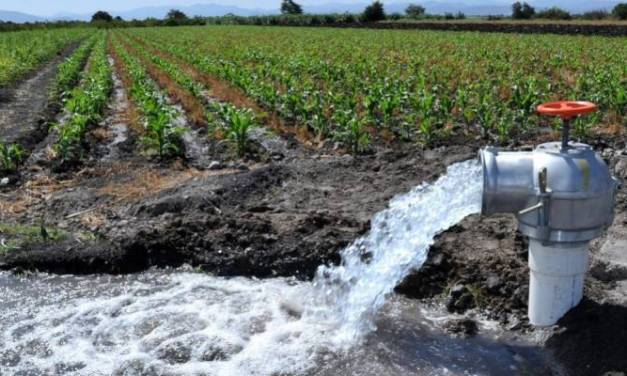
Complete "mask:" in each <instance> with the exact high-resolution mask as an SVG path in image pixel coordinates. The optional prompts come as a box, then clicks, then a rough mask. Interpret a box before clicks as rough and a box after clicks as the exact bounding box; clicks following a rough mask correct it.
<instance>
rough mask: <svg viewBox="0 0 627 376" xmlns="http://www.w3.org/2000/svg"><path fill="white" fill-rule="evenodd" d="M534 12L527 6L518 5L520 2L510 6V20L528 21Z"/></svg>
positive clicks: (523, 4) (524, 4)
mask: <svg viewBox="0 0 627 376" xmlns="http://www.w3.org/2000/svg"><path fill="white" fill-rule="evenodd" d="M535 13H536V10H535V9H534V8H533V7H532V6H531V5H529V4H527V3H526V2H525V3H522V4H521V3H520V1H517V2H515V3H514V4H512V18H513V19H515V20H528V19H530V18H532V17H533V15H534V14H535Z"/></svg>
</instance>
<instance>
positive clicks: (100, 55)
mask: <svg viewBox="0 0 627 376" xmlns="http://www.w3.org/2000/svg"><path fill="white" fill-rule="evenodd" d="M97 38H98V39H97V40H95V41H94V45H93V46H91V47H90V51H92V53H91V56H90V57H89V59H90V67H89V69H88V70H87V71H86V72H84V73H83V75H82V79H81V84H80V85H79V86H77V87H76V88H74V89H73V90H71V91H70V92H69V93H68V94H67V98H66V101H65V109H66V111H67V112H68V114H69V116H68V118H67V120H66V121H65V122H63V123H62V124H57V125H55V126H54V127H53V129H55V130H56V132H57V136H58V137H57V140H56V142H55V144H54V146H53V148H54V150H55V152H56V154H57V156H58V157H59V159H60V160H61V163H62V164H63V163H67V162H75V161H78V160H80V159H82V156H83V144H84V142H83V141H84V136H85V133H86V132H87V129H88V127H89V126H90V125H95V124H96V123H97V122H98V121H99V120H100V119H101V116H102V113H103V112H104V109H105V107H106V104H107V101H108V98H109V94H110V93H111V90H112V89H113V81H112V79H111V68H110V67H109V62H108V60H107V54H106V45H105V35H104V34H102V33H101V34H99V35H98V36H97ZM92 47H93V48H92Z"/></svg>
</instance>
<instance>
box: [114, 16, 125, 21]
mask: <svg viewBox="0 0 627 376" xmlns="http://www.w3.org/2000/svg"><path fill="white" fill-rule="evenodd" d="M114 20H115V21H118V22H122V21H124V20H123V19H122V17H120V16H115V18H114Z"/></svg>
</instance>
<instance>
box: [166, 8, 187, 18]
mask: <svg viewBox="0 0 627 376" xmlns="http://www.w3.org/2000/svg"><path fill="white" fill-rule="evenodd" d="M165 19H166V20H168V21H169V20H175V21H187V15H186V14H185V13H183V12H181V11H180V10H178V9H170V11H169V12H168V14H167V15H166V16H165Z"/></svg>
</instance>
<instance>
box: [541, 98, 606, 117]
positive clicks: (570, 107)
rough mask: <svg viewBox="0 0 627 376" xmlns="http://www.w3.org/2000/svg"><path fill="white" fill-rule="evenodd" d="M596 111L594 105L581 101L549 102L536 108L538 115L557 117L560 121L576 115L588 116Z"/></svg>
mask: <svg viewBox="0 0 627 376" xmlns="http://www.w3.org/2000/svg"><path fill="white" fill-rule="evenodd" d="M596 110H597V105H596V104H594V103H592V102H581V101H561V102H549V103H544V104H541V105H539V106H538V113H540V114H542V115H547V116H559V117H561V118H562V119H570V118H572V117H575V116H577V115H583V114H589V113H591V112H594V111H596Z"/></svg>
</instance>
